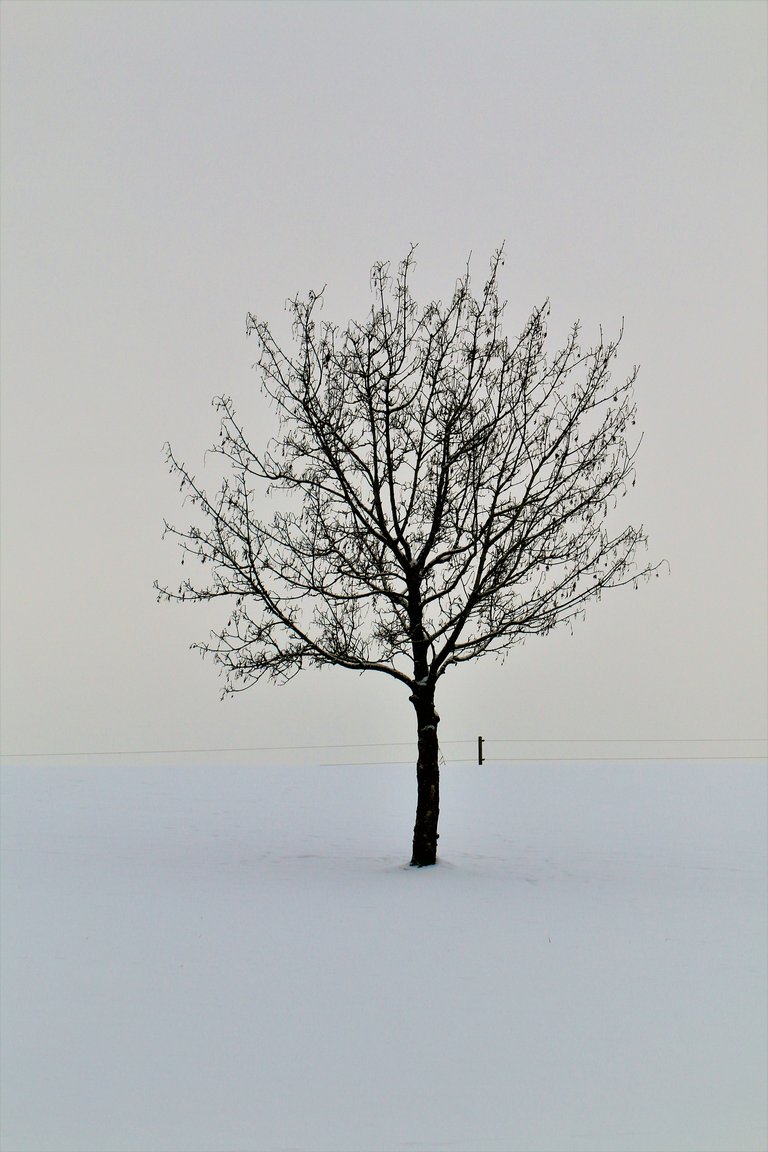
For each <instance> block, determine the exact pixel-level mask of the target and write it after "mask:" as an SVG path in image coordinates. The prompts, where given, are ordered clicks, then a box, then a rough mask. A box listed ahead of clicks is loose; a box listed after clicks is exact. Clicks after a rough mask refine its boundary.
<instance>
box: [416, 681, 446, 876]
mask: <svg viewBox="0 0 768 1152" xmlns="http://www.w3.org/2000/svg"><path fill="white" fill-rule="evenodd" d="M411 701H412V703H413V707H414V708H415V710H416V731H417V739H418V749H419V754H418V760H417V762H416V785H417V790H418V795H417V801H416V823H415V825H414V828H413V853H412V855H411V864H412V865H415V866H416V867H418V868H424V867H425V866H426V865H428V864H434V863H435V862H436V861H437V840H438V832H437V822H438V818H439V816H440V766H439V764H438V753H439V745H438V739H437V726H438V724H439V723H440V717H439V716H438V714H437V712H436V711H435V697H434V692H433V691H431V690H430V689H428V688H427V689H426V690H425V691H424V692H422V693H420V694H414V695H413V696H411Z"/></svg>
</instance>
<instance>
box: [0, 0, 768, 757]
mask: <svg viewBox="0 0 768 1152" xmlns="http://www.w3.org/2000/svg"><path fill="white" fill-rule="evenodd" d="M2 25H3V27H2V72H3V92H2V132H3V136H2V160H3V165H2V198H3V216H2V227H3V235H2V311H3V323H2V438H3V439H2V486H3V494H2V501H3V503H2V532H3V545H2V659H3V664H2V737H3V750H4V752H6V753H7V754H11V753H31V752H36V751H51V750H60V751H65V750H74V751H76V750H80V751H97V750H98V751H101V750H105V751H106V750H112V751H124V750H127V749H144V748H209V747H211V748H218V747H226V746H236V747H237V746H243V745H246V746H247V745H273V744H274V745H281V744H300V743H307V744H320V743H339V744H349V743H353V742H368V741H387V740H394V741H408V740H409V739H410V737H411V731H412V721H411V715H410V711H411V709H410V705H409V704H408V701H407V697H406V693H405V692H404V691H402V689H400V688H399V686H398V685H394V684H391V683H389V681H387V680H385V678H383V677H375V676H369V677H368V678H363V679H359V678H356V677H354V676H352V675H351V674H349V673H344V672H336V671H330V670H329V671H326V672H322V673H310V674H305V675H303V676H302V677H300V678H299V679H297V680H295V681H294V682H293V683H292V684H291V685H289V686H288V687H285V688H278V687H274V686H271V685H268V684H264V685H263V686H258V687H256V688H254V689H252V690H251V691H250V692H248V693H245V694H243V695H241V696H238V697H237V698H236V699H235V700H232V701H225V702H223V703H222V702H221V701H220V700H219V691H220V686H221V681H220V680H219V678H218V676H217V673H216V669H215V668H214V666H212V665H210V664H204V663H203V662H201V661H200V660H199V658H198V657H197V656H196V655H195V654H194V653H191V652H189V651H188V645H189V643H190V642H191V641H193V640H195V639H198V638H201V637H203V636H204V635H205V633H206V631H207V629H208V627H209V626H210V625H211V624H213V623H215V621H216V619H217V618H218V614H219V611H223V610H224V609H223V607H222V608H217V609H215V610H214V609H211V611H210V612H207V611H204V610H203V609H201V608H196V607H189V608H181V607H179V608H173V607H170V606H167V605H158V604H157V603H156V601H155V594H154V592H153V589H152V582H153V580H154V579H155V578H156V577H158V578H160V579H161V580H171V581H172V580H173V579H174V573H175V572H176V571H177V564H178V560H177V556H176V554H175V552H174V548H173V545H172V544H171V543H168V542H165V543H163V542H162V541H161V530H162V520H163V517H164V516H167V517H168V518H169V519H171V520H174V519H175V520H177V521H180V520H183V519H184V515H185V513H184V512H183V511H182V510H181V508H180V502H179V494H178V490H177V488H176V487H175V486H174V484H173V482H172V481H171V478H170V477H169V476H168V474H167V472H166V470H165V467H164V464H163V461H162V446H163V442H164V441H165V440H166V439H170V440H171V441H172V442H173V445H174V448H175V449H176V450H177V452H178V454H179V455H180V456H181V457H182V458H183V459H185V460H186V461H187V463H189V464H190V465H193V466H194V467H195V468H196V469H197V470H198V471H199V472H201V473H202V470H203V452H204V450H205V448H206V447H207V446H208V444H209V443H211V442H212V441H213V439H214V438H215V435H216V431H217V427H216V419H215V414H214V412H213V410H212V409H211V407H210V399H211V397H212V396H213V395H214V394H216V393H220V392H227V393H229V394H231V395H233V396H234V397H235V399H236V401H237V402H238V404H239V406H240V408H241V410H242V412H243V414H244V416H245V417H246V418H247V419H248V420H249V427H250V430H251V432H252V434H253V439H254V440H255V441H258V440H260V439H261V438H262V436H267V435H268V434H269V432H270V430H271V428H272V424H271V417H270V416H269V414H268V412H267V410H266V409H265V407H264V405H263V404H262V403H261V402H260V400H259V399H258V397H257V395H256V388H257V380H256V376H255V374H254V373H253V372H252V370H251V363H252V361H253V359H254V358H255V348H254V347H253V346H249V344H248V342H247V341H246V339H245V314H246V311H248V310H251V311H253V312H255V313H256V314H258V315H259V316H262V317H265V318H268V319H270V320H273V321H274V322H275V324H276V326H277V328H278V330H281V326H282V330H283V331H284V329H285V313H284V311H283V304H284V301H285V299H286V297H288V296H289V295H292V294H294V293H296V292H297V291H301V292H305V291H306V290H307V289H309V288H313V289H319V288H321V287H322V285H323V284H325V283H327V285H328V288H327V294H326V295H327V298H326V305H325V315H326V316H327V317H328V318H331V319H334V320H337V321H339V322H341V323H344V322H346V320H347V319H349V318H350V317H362V316H363V315H364V314H365V312H366V311H367V310H368V307H369V296H368V272H369V268H370V265H371V264H372V263H373V261H374V260H376V259H382V258H383V259H391V260H393V261H396V260H398V259H399V258H401V257H402V256H403V255H404V254H405V253H406V251H407V249H408V246H409V244H410V243H411V242H412V241H417V242H418V243H419V249H418V267H417V271H416V275H415V277H414V292H415V295H416V298H417V300H419V302H421V303H425V302H426V301H427V300H428V299H430V298H432V297H433V296H438V295H439V296H442V297H443V298H445V297H446V296H448V295H449V294H450V292H451V290H452V286H453V283H454V281H455V278H456V277H457V276H458V275H459V274H460V272H461V271H462V269H463V267H464V265H465V262H466V258H467V256H468V254H469V253H470V251H471V252H472V267H473V269H474V272H475V276H476V278H477V280H480V278H481V277H482V276H483V274H484V272H485V269H486V267H487V261H488V258H489V256H490V254H491V251H492V249H493V248H494V247H495V246H497V245H498V244H499V243H500V242H501V241H502V240H506V243H507V252H508V257H507V262H506V267H505V269H504V281H503V291H504V294H505V295H506V296H507V297H508V299H509V307H508V310H507V329H508V330H510V331H515V330H517V329H518V328H519V327H521V326H522V324H523V322H524V320H525V318H526V316H527V315H528V313H529V311H530V309H531V308H532V307H533V306H534V305H535V304H537V303H540V302H541V301H542V300H543V299H544V298H545V297H550V298H551V301H552V324H551V333H552V338H553V341H556V340H557V339H559V338H561V337H562V336H563V335H564V334H565V333H566V331H567V328H568V325H569V324H570V323H571V321H573V320H574V319H576V318H579V317H580V318H581V319H582V321H583V325H584V340H585V342H586V343H590V342H591V341H592V340H593V339H595V338H596V337H597V334H598V326H599V325H601V324H602V325H603V327H604V329H605V331H606V333H607V334H609V335H610V334H613V333H615V332H616V331H617V330H618V328H619V327H620V325H621V321H622V317H624V318H625V339H624V344H623V356H624V359H623V360H622V361H621V365H620V368H619V369H618V370H622V369H623V370H625V371H626V372H627V373H628V372H629V371H630V370H631V368H632V365H633V363H634V362H636V361H637V362H639V363H640V364H641V372H640V377H639V382H638V386H637V400H638V408H639V415H638V427H639V429H640V430H642V432H643V433H644V442H643V445H642V448H641V452H640V456H639V460H638V480H637V487H636V488H635V489H634V490H633V491H632V493H631V497H630V498H628V499H627V500H626V501H625V502H624V504H623V506H621V507H620V508H619V509H618V512H617V515H618V516H619V517H624V518H627V519H631V520H632V521H633V522H640V521H642V523H643V524H644V525H645V528H646V530H647V532H648V536H649V540H650V554H651V557H652V558H655V559H660V558H662V557H665V558H667V559H668V560H669V564H670V574H669V575H667V574H664V575H662V576H661V578H659V579H654V580H652V581H651V583H650V584H649V585H647V586H643V585H641V587H640V590H639V591H637V592H634V591H632V590H631V589H626V590H622V591H617V592H614V593H612V594H610V595H608V596H606V598H605V599H604V600H603V602H602V603H601V604H596V605H594V607H593V608H592V609H591V611H590V612H589V614H588V617H587V619H586V621H585V622H584V623H582V624H580V625H579V626H578V627H577V628H576V629H575V631H574V634H573V635H572V636H571V635H570V634H569V632H568V631H567V630H565V631H563V632H562V634H560V633H554V634H553V635H551V636H550V637H548V638H546V639H543V640H538V641H531V642H529V643H528V644H526V645H525V646H524V647H521V648H519V649H517V651H515V652H514V653H513V654H512V655H511V656H510V658H509V659H508V660H507V662H506V663H505V664H504V665H501V664H497V663H494V662H493V661H490V662H485V663H483V664H478V665H475V666H473V667H471V668H466V669H463V670H461V671H460V672H454V674H452V675H449V676H447V677H446V678H445V680H444V681H443V684H442V686H441V687H442V691H441V695H440V698H439V700H438V707H439V709H440V712H441V714H442V717H443V725H442V727H441V734H442V736H443V738H444V739H445V740H460V739H465V738H469V739H471V738H473V737H474V736H476V735H477V734H478V733H480V732H483V733H484V734H485V736H486V737H487V738H489V739H490V738H492V737H494V736H496V737H511V736H515V737H518V736H519V737H539V738H564V737H582V738H593V737H605V738H608V737H613V738H628V737H645V738H651V737H664V738H673V737H677V738H691V737H697V738H704V737H710V738H714V737H724V736H725V737H759V736H763V735H764V733H765V723H766V328H765V318H766V276H765V261H766V215H765V204H766V122H765V109H766V75H765V68H766V64H765V62H766V7H765V5H763V4H762V3H739V2H734V0H728V2H727V3H707V4H692V3H690V4H689V3H656V4H644V3H636V4H625V3H616V4H614V3H600V4H592V3H580V4H566V3H562V4H561V3H540V2H536V3H510V4H504V3H498V4H484V3H478V2H472V3H470V4H464V3H452V4H429V3H424V4H411V3H361V4H353V3H350V4H337V3H311V4H304V3H292V4H287V3H286V4H271V3H265V4H257V3H253V4H239V3H238V4H236V3H221V2H217V3H215V4H214V3H204V2H201V3H195V4H166V3H153V4H134V3H119V2H118V3H116V2H110V3H67V2H62V0H57V2H56V3H52V4H49V3H43V2H40V3H34V4H33V3H14V2H12V0H10V2H9V0H6V2H5V3H4V4H3V8H2ZM553 347H554V344H553ZM682 747H684V748H685V750H686V751H691V752H695V751H707V750H709V748H710V747H712V746H703V745H690V744H688V745H684V746H682ZM763 747H764V746H763V745H755V746H751V747H750V748H742V747H741V746H739V747H737V746H735V745H734V744H732V743H729V744H728V745H725V746H721V745H717V746H714V750H715V751H717V752H721V751H722V752H724V753H725V752H738V751H753V752H760V751H762V748H763ZM561 750H562V749H561ZM629 750H630V751H635V752H637V751H647V750H648V749H647V746H642V747H640V746H638V747H636V748H635V747H633V748H631V749H629ZM667 750H670V749H667ZM396 751H398V750H394V751H393V750H386V755H385V757H384V758H390V759H394V758H397V757H396ZM507 751H512V749H511V748H510V747H509V746H507ZM566 751H568V752H572V751H573V749H566ZM399 752H401V753H402V755H403V756H405V757H408V756H409V755H410V751H409V749H408V748H407V747H404V748H402V749H400V750H399ZM467 754H471V751H470V752H468V753H467ZM345 755H346V756H347V757H349V756H350V755H354V753H346V754H345Z"/></svg>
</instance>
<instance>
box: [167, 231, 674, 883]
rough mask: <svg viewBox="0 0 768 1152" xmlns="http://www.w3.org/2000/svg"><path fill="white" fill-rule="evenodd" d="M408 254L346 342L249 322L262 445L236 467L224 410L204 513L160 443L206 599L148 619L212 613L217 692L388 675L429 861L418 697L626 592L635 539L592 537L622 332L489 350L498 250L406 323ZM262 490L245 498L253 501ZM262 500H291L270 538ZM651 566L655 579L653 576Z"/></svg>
mask: <svg viewBox="0 0 768 1152" xmlns="http://www.w3.org/2000/svg"><path fill="white" fill-rule="evenodd" d="M413 256H414V253H413V249H412V250H411V252H409V254H408V256H407V257H406V258H405V260H403V261H402V263H401V264H400V266H399V268H398V271H397V274H396V275H395V276H392V275H390V271H389V266H388V265H387V264H377V265H375V266H374V268H373V272H372V275H371V285H372V289H373V294H374V303H373V306H372V308H371V311H370V313H369V315H368V317H367V318H366V319H365V320H364V321H363V322H361V323H355V322H350V324H349V325H348V326H347V328H346V329H345V330H341V329H339V328H338V327H336V326H335V325H333V324H330V323H325V322H320V320H319V319H318V312H319V309H320V307H321V305H322V293H320V294H319V295H316V294H314V293H310V294H309V296H308V298H307V300H306V301H304V300H301V299H299V298H298V297H297V298H296V299H295V300H293V301H292V302H291V303H290V305H289V310H290V312H291V314H292V317H293V333H294V337H295V352H294V353H293V354H289V353H288V352H286V351H284V350H283V349H282V348H281V347H280V345H279V344H278V343H277V341H276V340H275V338H274V336H273V335H272V332H271V330H270V327H269V325H268V324H267V323H265V322H263V321H258V320H256V319H254V318H253V317H252V316H250V315H249V316H248V319H247V324H246V328H247V331H248V333H253V334H255V336H256V338H257V340H258V343H259V349H260V351H259V360H258V367H259V370H260V373H261V384H262V388H263V390H264V392H265V393H266V394H267V395H268V396H269V397H270V398H271V399H272V401H273V403H274V405H275V407H276V409H277V412H278V416H279V421H280V434H279V436H278V438H277V439H276V440H274V441H272V442H271V443H270V444H268V445H267V447H266V449H265V450H263V451H254V449H253V448H252V447H251V445H250V444H249V442H248V440H247V438H246V435H245V432H244V431H243V428H242V427H241V425H240V423H239V421H238V418H237V416H236V413H235V409H234V405H233V403H232V401H231V400H230V399H229V398H228V397H219V398H217V400H216V401H215V404H216V406H217V408H218V410H219V412H220V414H221V428H220V434H219V441H218V443H217V444H216V445H215V446H214V448H213V449H212V450H211V451H212V454H213V456H214V457H215V458H217V459H218V461H219V463H220V465H221V466H222V468H223V472H224V478H223V480H222V481H221V486H220V488H219V490H218V492H217V493H215V494H213V495H209V494H208V492H207V491H206V490H205V488H203V486H202V485H201V484H199V483H198V482H197V480H196V479H195V477H194V476H193V474H192V473H191V472H190V471H189V470H188V469H187V467H186V465H185V464H184V463H183V462H182V461H180V460H179V459H178V458H177V457H176V456H175V455H174V453H173V451H172V449H171V448H170V446H169V445H167V446H166V450H167V460H168V464H169V467H170V471H171V472H172V473H173V474H174V475H175V476H176V478H177V479H178V480H179V482H180V486H181V490H182V492H183V493H184V495H185V497H186V498H187V499H188V500H189V501H190V502H191V503H192V504H193V505H194V506H196V507H197V509H198V512H199V520H198V522H197V523H194V524H192V525H191V526H190V527H189V528H188V529H186V530H184V529H180V528H176V527H174V526H173V525H171V524H168V523H167V522H166V532H167V533H169V534H171V535H173V536H175V537H176V539H177V541H178V543H179V545H180V547H181V549H182V554H183V555H182V563H184V560H185V558H187V557H189V556H191V557H192V558H195V559H196V560H198V561H199V562H200V563H201V564H203V565H207V566H208V571H209V572H210V574H211V575H210V577H209V579H208V580H207V581H201V582H198V581H193V580H192V579H191V578H187V579H182V581H181V583H180V584H179V586H178V590H176V589H174V588H169V587H168V586H164V587H161V586H160V585H157V588H158V592H159V595H160V596H161V597H163V598H165V599H167V600H180V601H210V600H213V599H217V598H221V599H223V600H225V602H226V603H227V604H228V617H227V619H226V622H225V623H224V624H223V625H222V626H221V627H220V628H219V629H218V630H217V631H214V632H213V633H211V637H210V639H209V640H208V641H207V642H204V643H202V644H198V645H194V647H197V648H199V649H200V651H201V652H202V654H203V655H208V654H210V655H212V656H213V657H214V658H215V660H216V661H217V662H218V663H219V664H220V666H221V668H222V669H223V672H224V674H225V689H224V691H225V692H238V691H242V690H243V689H245V688H248V687H250V686H251V685H252V684H254V683H255V682H256V681H258V680H260V679H261V678H262V677H270V678H272V679H273V680H276V681H284V680H288V679H290V678H291V677H292V676H294V675H296V673H297V672H299V671H300V670H301V669H302V668H303V667H306V666H307V665H315V666H323V665H327V664H333V665H337V666H339V667H342V668H349V669H351V670H353V671H357V672H366V671H374V672H380V673H383V674H384V675H386V676H390V677H392V678H394V679H395V680H398V681H399V682H400V683H402V684H403V685H404V686H405V687H406V688H407V689H408V691H409V695H410V698H411V701H412V703H413V705H414V709H415V711H416V721H417V739H418V763H417V782H418V804H417V814H416V824H415V828H414V837H413V854H412V861H411V862H412V863H413V864H415V865H422V866H423V865H429V864H434V863H435V860H436V858H437V826H438V816H439V798H440V797H439V783H440V778H439V767H438V738H437V726H438V716H437V713H436V711H435V692H436V688H437V685H438V683H439V681H440V678H441V676H443V675H444V674H445V673H446V671H448V669H449V668H451V667H452V666H453V665H455V664H460V663H463V662H465V661H468V660H475V659H478V658H479V657H481V656H483V655H485V654H486V653H494V654H496V655H503V654H504V653H506V652H508V651H509V649H510V648H512V646H513V645H515V644H517V643H520V642H521V641H523V640H524V639H525V638H526V637H527V636H531V635H543V634H546V633H547V632H549V631H550V630H551V629H552V628H554V627H556V626H557V625H559V624H563V623H568V622H572V621H573V620H574V618H576V617H579V616H581V615H583V613H584V610H585V607H586V605H587V604H588V603H589V602H590V601H592V600H595V599H599V598H600V596H601V595H602V592H603V591H604V590H605V589H607V588H614V587H619V586H621V585H624V584H627V583H636V582H637V580H638V578H639V577H641V576H648V575H649V574H650V573H652V572H654V571H655V570H656V569H655V567H651V566H649V565H645V566H638V565H637V564H636V563H635V553H636V551H637V549H638V547H639V546H640V545H642V544H644V543H645V536H644V533H643V530H642V528H639V529H638V528H633V527H632V526H625V527H619V528H618V529H611V528H610V527H609V524H610V520H611V516H612V513H613V509H614V508H615V506H616V504H617V501H618V499H619V498H620V497H621V496H622V495H623V494H624V493H625V492H626V489H627V487H628V486H629V485H630V484H634V458H635V453H636V450H637V448H636V446H634V447H633V446H631V445H630V444H629V443H628V437H629V429H630V428H631V426H632V425H634V423H635V405H634V399H633V386H634V382H635V378H636V375H637V369H636V368H635V369H634V370H633V371H632V372H630V374H629V376H628V377H627V378H626V379H625V380H624V381H623V382H620V383H614V382H612V380H611V371H610V369H611V365H612V362H613V360H614V359H615V358H616V356H617V353H618V347H619V343H620V340H621V334H620V335H619V337H618V338H617V339H615V340H608V341H604V340H603V336H602V332H601V333H600V339H599V341H598V343H597V344H596V345H594V346H593V347H591V348H588V349H582V348H581V346H580V344H579V326H578V324H576V325H574V326H573V327H572V329H571V331H570V334H569V336H568V339H567V341H566V343H565V345H564V346H563V347H562V348H561V349H559V350H558V351H556V352H555V353H554V355H552V356H551V357H548V356H547V354H546V350H545V344H546V323H547V316H548V305H546V304H545V305H543V306H542V307H540V308H536V309H535V310H534V311H533V313H532V314H531V316H530V318H529V319H528V321H527V323H526V324H525V326H524V328H523V331H522V333H521V334H520V336H519V337H518V338H516V339H514V340H508V339H507V337H505V336H504V335H503V334H502V330H501V320H502V313H503V311H504V304H503V303H502V302H501V301H500V300H499V295H498V277H499V271H500V268H501V266H502V264H503V260H502V253H501V251H499V252H497V253H496V254H495V255H494V257H493V259H492V261H491V268H490V274H489V277H488V280H487V281H486V283H485V284H484V286H483V288H482V290H481V291H480V292H479V293H478V294H477V295H475V294H474V293H473V292H472V290H471V287H470V278H469V272H468V271H467V272H466V273H465V274H464V275H463V276H462V277H461V278H460V279H459V280H458V282H457V283H456V286H455V289H454V292H453V295H452V297H451V299H450V301H449V303H447V304H446V305H443V304H442V303H440V302H439V301H437V302H433V303H431V304H428V305H427V306H426V307H425V308H424V309H422V310H421V311H419V309H418V308H417V305H416V303H415V301H414V300H413V297H412V295H411V292H410V284H409V278H410V275H411V272H412V269H413ZM259 484H261V486H262V491H261V492H259V491H257V486H258V485H259ZM264 490H266V494H269V493H270V492H273V493H275V492H276V493H280V494H281V496H282V497H285V498H290V497H294V498H295V501H296V502H295V504H294V505H293V506H291V507H290V508H289V510H285V509H284V508H281V510H280V511H278V512H275V514H274V515H273V517H272V519H271V520H262V519H260V518H259V517H258V515H257V508H258V504H259V500H260V499H263V497H264ZM657 567H658V566H657Z"/></svg>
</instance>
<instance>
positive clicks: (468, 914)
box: [2, 761, 768, 1152]
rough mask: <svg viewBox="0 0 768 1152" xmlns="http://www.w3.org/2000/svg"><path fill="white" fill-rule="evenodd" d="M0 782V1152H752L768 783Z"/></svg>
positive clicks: (33, 778) (471, 770) (136, 770)
mask: <svg viewBox="0 0 768 1152" xmlns="http://www.w3.org/2000/svg"><path fill="white" fill-rule="evenodd" d="M413 777H414V771H413V768H412V767H411V766H404V765H395V766H391V765H390V766H387V765H366V766H364V767H350V766H346V767H313V768H306V767H302V768H296V767H291V768H264V767H249V766H248V765H245V764H243V763H242V762H241V763H239V764H238V763H234V762H231V763H229V764H228V765H226V766H221V767H217V766H215V765H211V764H207V765H203V764H200V763H197V764H190V765H185V766H180V765H176V766H167V765H166V766H164V767H148V766H146V764H144V765H142V766H141V767H136V766H128V765H126V764H123V765H122V766H121V765H119V764H116V763H115V762H114V761H113V762H111V763H108V764H101V765H99V766H95V765H89V766H87V767H83V766H82V765H79V766H77V767H73V766H72V765H71V764H70V766H57V767H44V768H42V767H30V766H28V765H26V766H18V765H15V766H14V765H11V766H9V767H7V768H5V769H3V772H2V793H3V794H2V801H3V838H2V848H3V855H2V863H3V869H2V879H3V890H2V900H3V904H2V910H3V916H2V946H3V952H2V981H3V1019H2V1046H3V1048H2V1149H3V1152H63V1150H67V1152H299V1150H300V1152H431V1150H445V1152H523V1150H525V1152H566V1150H568V1152H571V1150H574V1152H576V1150H579V1152H715V1150H717V1152H758V1150H760V1152H763V1150H764V1149H765V1148H766V1146H767V1145H768V1133H767V1131H766V1095H765V1085H766V1018H767V1011H766V942H767V931H766V766H765V763H764V762H732V763H725V762H717V763H712V762H699V763H693V762H669V763H653V762H644V763H638V762H621V761H619V762H616V763H610V764H609V763H560V764H551V763H526V764H519V763H517V764H515V763H507V764H500V763H499V764H497V763H490V764H485V765H483V766H482V768H481V767H478V766H473V765H469V764H461V765H451V764H448V765H447V766H446V767H445V769H444V771H443V805H442V809H443V811H442V827H441V832H442V838H441V847H442V850H443V856H442V860H441V862H440V864H439V865H438V866H437V867H436V868H432V869H424V870H417V869H411V868H408V867H407V866H404V865H405V864H406V862H407V859H408V849H409V840H410V829H411V822H412V816H413V808H414V805H415V782H414V779H413Z"/></svg>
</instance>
